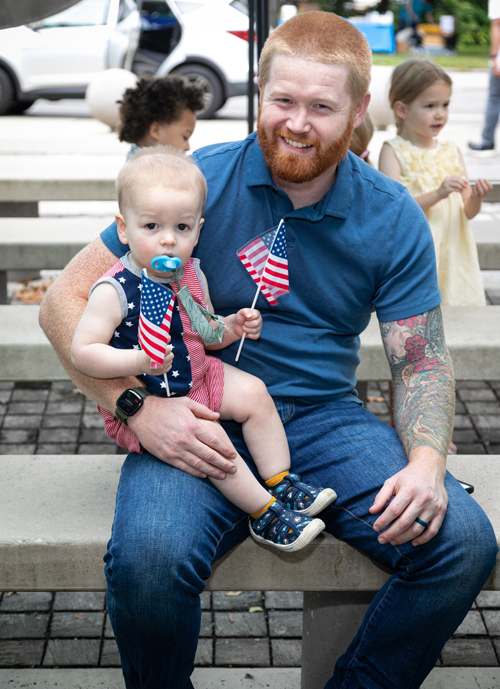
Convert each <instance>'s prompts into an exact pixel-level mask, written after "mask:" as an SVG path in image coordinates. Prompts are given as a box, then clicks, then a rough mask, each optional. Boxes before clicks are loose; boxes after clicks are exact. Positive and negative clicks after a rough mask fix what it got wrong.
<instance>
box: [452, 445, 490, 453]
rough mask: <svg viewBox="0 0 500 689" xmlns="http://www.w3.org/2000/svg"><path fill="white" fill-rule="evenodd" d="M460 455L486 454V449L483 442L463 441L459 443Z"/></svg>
mask: <svg viewBox="0 0 500 689" xmlns="http://www.w3.org/2000/svg"><path fill="white" fill-rule="evenodd" d="M458 454H459V455H484V454H486V450H485V448H484V445H482V444H481V443H461V444H459V445H458Z"/></svg>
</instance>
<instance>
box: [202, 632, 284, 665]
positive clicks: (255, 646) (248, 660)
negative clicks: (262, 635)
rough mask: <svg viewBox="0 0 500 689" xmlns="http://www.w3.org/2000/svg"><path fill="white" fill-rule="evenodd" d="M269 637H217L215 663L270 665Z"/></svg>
mask: <svg viewBox="0 0 500 689" xmlns="http://www.w3.org/2000/svg"><path fill="white" fill-rule="evenodd" d="M269 663H270V658H269V642H268V640H267V639H216V641H215V665H216V666H217V667H221V666H226V667H227V666H228V665H231V666H233V667H269Z"/></svg>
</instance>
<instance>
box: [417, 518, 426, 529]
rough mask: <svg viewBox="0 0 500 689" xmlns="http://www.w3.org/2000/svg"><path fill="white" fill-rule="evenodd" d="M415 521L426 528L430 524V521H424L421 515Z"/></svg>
mask: <svg viewBox="0 0 500 689" xmlns="http://www.w3.org/2000/svg"><path fill="white" fill-rule="evenodd" d="M415 521H416V523H417V524H420V526H423V527H424V529H426V528H427V527H428V526H429V524H428V522H424V520H423V519H420V517H417V518H416V519H415Z"/></svg>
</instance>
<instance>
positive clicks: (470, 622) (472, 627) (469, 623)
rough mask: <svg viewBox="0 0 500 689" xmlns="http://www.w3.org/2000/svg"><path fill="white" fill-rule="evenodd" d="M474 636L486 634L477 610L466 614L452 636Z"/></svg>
mask: <svg viewBox="0 0 500 689" xmlns="http://www.w3.org/2000/svg"><path fill="white" fill-rule="evenodd" d="M475 634H486V627H485V626H484V622H483V618H482V617H481V613H480V612H479V610H471V612H469V613H467V617H466V618H465V620H464V621H463V622H462V624H461V625H460V627H459V628H458V629H457V631H456V632H455V633H454V635H453V636H468V635H470V636H472V635H475Z"/></svg>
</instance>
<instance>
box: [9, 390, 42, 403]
mask: <svg viewBox="0 0 500 689" xmlns="http://www.w3.org/2000/svg"><path fill="white" fill-rule="evenodd" d="M48 396H49V391H48V390H47V389H46V390H36V389H35V390H29V389H26V388H21V389H19V388H16V389H15V390H13V391H12V394H11V398H10V400H11V402H22V403H24V402H45V401H46V400H47V398H48Z"/></svg>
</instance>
